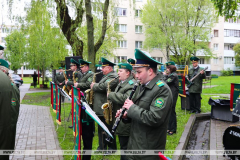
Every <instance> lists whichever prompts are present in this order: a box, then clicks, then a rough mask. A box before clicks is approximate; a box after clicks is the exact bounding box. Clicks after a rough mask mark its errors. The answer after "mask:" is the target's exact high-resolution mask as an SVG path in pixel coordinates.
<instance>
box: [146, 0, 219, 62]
mask: <svg viewBox="0 0 240 160" xmlns="http://www.w3.org/2000/svg"><path fill="white" fill-rule="evenodd" d="M142 15H143V16H142V18H141V19H142V22H143V24H144V25H145V33H146V41H145V44H144V48H156V47H157V48H161V49H162V50H163V49H165V50H166V58H167V60H169V59H170V57H171V60H173V61H175V62H177V64H186V62H187V61H188V58H189V57H190V56H193V55H196V53H197V51H201V52H202V53H204V55H211V54H212V53H211V51H210V49H209V47H208V45H209V39H210V33H211V28H212V26H213V24H214V22H215V19H216V16H215V15H214V12H213V5H212V3H210V0H154V1H148V3H147V4H146V5H145V6H144V8H143V14H142Z"/></svg>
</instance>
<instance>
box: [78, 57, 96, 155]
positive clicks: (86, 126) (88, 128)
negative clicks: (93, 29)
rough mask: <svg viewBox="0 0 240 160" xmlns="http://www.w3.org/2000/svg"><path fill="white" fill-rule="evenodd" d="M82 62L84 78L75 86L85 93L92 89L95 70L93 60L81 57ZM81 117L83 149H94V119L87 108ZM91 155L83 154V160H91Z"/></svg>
mask: <svg viewBox="0 0 240 160" xmlns="http://www.w3.org/2000/svg"><path fill="white" fill-rule="evenodd" d="M79 63H80V69H81V71H82V73H83V76H82V78H81V79H80V80H79V82H77V83H74V86H75V87H77V88H80V91H82V92H83V93H84V92H85V91H86V90H87V89H90V85H91V83H92V78H93V74H94V73H93V72H92V71H91V70H89V64H91V62H87V61H84V60H83V59H79ZM81 118H82V139H83V146H84V147H83V150H91V149H92V142H93V136H94V121H93V119H92V118H91V117H90V116H89V115H88V114H87V113H86V112H85V110H82V112H81ZM90 159H91V155H83V156H82V160H90Z"/></svg>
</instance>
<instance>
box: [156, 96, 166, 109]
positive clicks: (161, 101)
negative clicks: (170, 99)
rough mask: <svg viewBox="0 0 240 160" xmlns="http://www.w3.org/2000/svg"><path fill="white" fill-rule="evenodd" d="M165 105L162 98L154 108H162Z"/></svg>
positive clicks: (158, 99) (157, 100)
mask: <svg viewBox="0 0 240 160" xmlns="http://www.w3.org/2000/svg"><path fill="white" fill-rule="evenodd" d="M163 104H164V100H163V99H162V98H157V99H156V101H155V105H154V106H156V107H159V108H162V106H163Z"/></svg>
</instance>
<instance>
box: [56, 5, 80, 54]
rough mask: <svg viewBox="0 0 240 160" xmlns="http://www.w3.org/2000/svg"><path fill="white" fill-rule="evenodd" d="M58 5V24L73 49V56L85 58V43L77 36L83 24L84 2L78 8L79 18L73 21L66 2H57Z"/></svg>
mask: <svg viewBox="0 0 240 160" xmlns="http://www.w3.org/2000/svg"><path fill="white" fill-rule="evenodd" d="M55 2H56V3H57V20H58V24H59V26H60V28H61V30H62V32H63V34H64V36H65V37H66V39H67V41H68V43H69V44H70V46H71V47H72V50H73V56H81V57H83V41H82V40H80V39H79V38H78V36H77V34H76V29H77V28H78V27H80V26H81V24H82V17H83V13H84V10H83V8H82V3H83V2H82V0H81V2H80V3H79V6H76V7H77V17H76V19H75V20H72V19H71V17H70V16H69V13H68V7H67V5H66V2H65V0H55Z"/></svg>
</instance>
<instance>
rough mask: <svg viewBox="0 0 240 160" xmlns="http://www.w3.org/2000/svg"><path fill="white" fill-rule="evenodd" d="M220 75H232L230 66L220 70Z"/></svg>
mask: <svg viewBox="0 0 240 160" xmlns="http://www.w3.org/2000/svg"><path fill="white" fill-rule="evenodd" d="M221 75H222V76H232V75H233V71H232V70H231V69H230V68H228V69H227V70H224V69H223V70H222V71H221Z"/></svg>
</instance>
